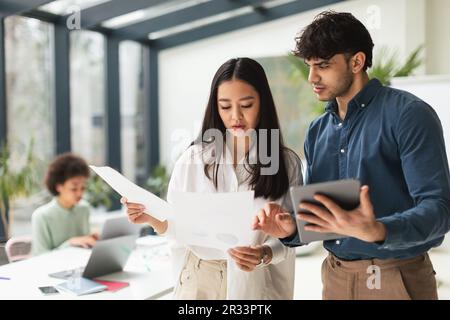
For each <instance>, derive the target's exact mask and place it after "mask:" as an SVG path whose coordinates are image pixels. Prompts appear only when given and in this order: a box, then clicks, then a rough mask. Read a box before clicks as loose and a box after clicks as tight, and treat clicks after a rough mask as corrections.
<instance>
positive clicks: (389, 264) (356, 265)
mask: <svg viewBox="0 0 450 320" xmlns="http://www.w3.org/2000/svg"><path fill="white" fill-rule="evenodd" d="M427 257H428V253H423V254H421V255H419V256H416V257H413V258H408V259H386V260H382V259H367V260H353V261H347V260H342V259H339V258H338V257H336V256H335V255H333V254H332V253H329V255H328V260H329V262H330V263H331V264H332V266H336V267H339V268H340V269H342V270H344V271H349V272H358V271H363V272H365V271H366V270H367V268H368V267H370V266H372V265H375V266H378V267H380V268H382V269H388V268H394V267H399V266H403V265H406V264H410V263H414V262H418V261H423V260H425V259H427Z"/></svg>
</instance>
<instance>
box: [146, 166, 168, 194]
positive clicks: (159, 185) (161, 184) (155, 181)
mask: <svg viewBox="0 0 450 320" xmlns="http://www.w3.org/2000/svg"><path fill="white" fill-rule="evenodd" d="M168 186H169V174H168V173H167V169H166V167H165V166H163V165H157V166H156V167H155V168H153V171H152V173H151V175H150V177H149V178H148V179H147V182H146V187H147V188H148V190H149V191H150V192H152V193H154V194H155V195H157V196H158V197H160V198H162V199H165V198H166V196H167V188H168Z"/></svg>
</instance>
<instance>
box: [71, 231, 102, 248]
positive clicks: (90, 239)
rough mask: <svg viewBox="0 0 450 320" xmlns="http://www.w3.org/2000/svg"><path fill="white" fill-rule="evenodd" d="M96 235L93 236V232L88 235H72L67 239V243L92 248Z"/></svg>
mask: <svg viewBox="0 0 450 320" xmlns="http://www.w3.org/2000/svg"><path fill="white" fill-rule="evenodd" d="M97 239H98V236H97V237H95V235H94V234H92V235H88V236H81V237H73V238H70V239H69V243H70V245H71V246H74V247H82V248H86V249H89V248H92V247H93V246H94V245H95V243H96V242H97Z"/></svg>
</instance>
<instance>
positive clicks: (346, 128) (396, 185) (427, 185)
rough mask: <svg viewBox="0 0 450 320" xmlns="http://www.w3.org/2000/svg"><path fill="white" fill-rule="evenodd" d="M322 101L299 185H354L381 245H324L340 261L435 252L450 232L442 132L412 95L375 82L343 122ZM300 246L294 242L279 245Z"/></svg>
mask: <svg viewBox="0 0 450 320" xmlns="http://www.w3.org/2000/svg"><path fill="white" fill-rule="evenodd" d="M337 110H338V109H337V103H336V101H335V100H334V101H330V102H329V103H328V105H327V107H326V113H325V114H323V115H322V116H320V117H319V118H318V119H316V120H314V121H313V122H312V123H311V125H310V127H309V130H308V133H307V137H306V140H305V156H306V160H307V175H306V183H307V184H309V183H318V182H325V181H333V180H340V179H359V180H360V181H361V184H363V185H364V184H367V185H368V186H369V194H370V198H371V200H372V203H373V207H374V211H375V215H376V218H377V220H378V221H380V222H382V223H383V224H384V225H385V226H386V231H387V237H386V239H385V241H384V242H383V243H368V242H364V241H361V240H358V239H355V238H344V239H340V240H339V241H325V242H324V246H325V248H326V249H327V250H328V251H330V252H332V253H333V254H334V255H336V256H337V257H339V258H341V259H346V260H356V259H371V258H378V259H389V258H399V259H404V258H410V257H413V256H416V255H419V254H421V253H424V252H426V251H428V250H429V249H430V248H432V247H436V246H438V245H440V244H441V243H442V241H443V240H444V235H445V233H447V232H448V231H449V230H450V174H449V168H448V161H447V155H446V152H445V145H444V138H443V132H442V126H441V123H440V121H439V118H438V116H437V115H436V113H435V111H434V110H433V109H432V108H431V107H430V106H429V105H427V104H426V103H425V102H424V101H422V100H420V99H419V98H417V97H415V96H414V95H412V94H410V93H408V92H404V91H401V90H396V89H393V88H390V87H385V86H383V85H382V84H381V83H380V82H379V81H378V80H377V79H372V80H370V81H369V82H368V83H367V84H366V86H365V87H364V88H363V89H362V90H361V91H360V92H359V93H358V94H357V95H356V96H355V97H354V98H353V99H352V100H351V101H350V102H349V104H348V110H347V115H346V117H345V120H341V119H340V118H339V116H338V113H337ZM282 241H283V242H284V243H285V245H288V246H296V245H300V243H299V239H298V235H297V236H296V237H294V238H286V239H282Z"/></svg>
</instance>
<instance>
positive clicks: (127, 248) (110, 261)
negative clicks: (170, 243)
mask: <svg viewBox="0 0 450 320" xmlns="http://www.w3.org/2000/svg"><path fill="white" fill-rule="evenodd" d="M136 239H137V235H127V236H123V237H116V238H113V239H107V240H99V241H97V243H96V244H95V246H94V248H93V249H92V253H91V256H90V257H89V261H88V263H87V265H86V266H85V267H79V268H75V269H71V270H65V271H60V272H56V273H51V274H49V276H50V277H53V278H58V279H69V278H72V277H83V278H87V279H93V278H96V277H100V276H104V275H107V274H110V273H114V272H119V271H122V270H123V268H124V267H125V264H126V263H127V261H128V258H129V256H130V254H131V251H132V250H133V249H134V246H135V243H136Z"/></svg>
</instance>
